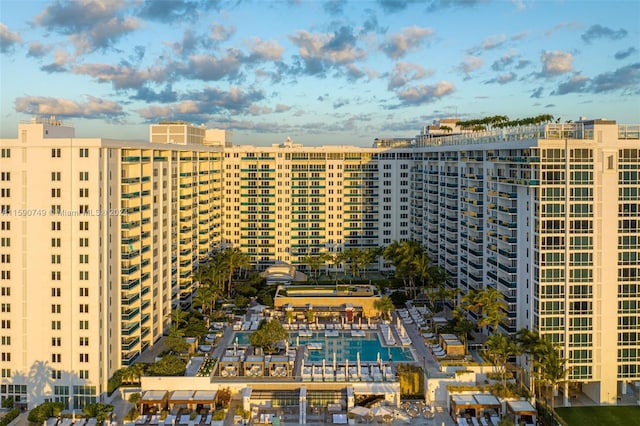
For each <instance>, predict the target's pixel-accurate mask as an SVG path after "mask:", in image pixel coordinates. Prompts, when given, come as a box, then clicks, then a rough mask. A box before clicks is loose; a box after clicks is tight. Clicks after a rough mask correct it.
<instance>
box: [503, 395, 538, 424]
mask: <svg viewBox="0 0 640 426" xmlns="http://www.w3.org/2000/svg"><path fill="white" fill-rule="evenodd" d="M507 416H509V418H510V419H511V420H513V422H514V423H515V424H516V425H535V424H536V417H537V416H538V411H537V410H536V409H535V407H534V406H533V405H531V403H530V402H529V401H526V400H519V401H507Z"/></svg>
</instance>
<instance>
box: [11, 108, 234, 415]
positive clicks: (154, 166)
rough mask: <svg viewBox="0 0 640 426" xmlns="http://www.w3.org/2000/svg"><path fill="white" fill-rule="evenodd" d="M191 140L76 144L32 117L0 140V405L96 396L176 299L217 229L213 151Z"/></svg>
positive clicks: (70, 135) (70, 133)
mask: <svg viewBox="0 0 640 426" xmlns="http://www.w3.org/2000/svg"><path fill="white" fill-rule="evenodd" d="M198 130H199V129H198ZM203 137H204V132H203V133H202V134H200V135H199V138H192V139H190V140H189V145H180V144H172V143H169V141H167V143H164V144H160V143H158V144H155V143H154V144H151V143H145V142H133V141H132V142H129V141H113V140H106V139H79V138H75V135H74V129H73V128H72V127H68V126H64V125H62V123H60V122H59V121H56V120H55V119H51V120H38V119H34V120H32V121H31V122H29V123H23V124H20V126H19V137H18V139H13V140H2V141H0V210H2V214H0V299H1V307H2V309H1V312H0V352H1V358H0V364H1V366H0V369H1V370H0V372H1V377H0V381H1V384H0V385H1V388H0V394H1V396H2V397H3V398H14V399H15V400H17V401H19V402H20V403H28V405H29V406H30V407H32V406H34V405H37V404H38V403H40V402H42V401H43V400H45V399H48V400H52V401H61V402H64V403H65V404H67V405H68V406H70V407H76V408H77V407H81V406H83V405H84V404H86V403H87V402H94V401H96V399H97V398H98V397H99V396H100V395H103V394H104V393H105V392H106V388H107V381H108V379H109V377H111V376H112V375H113V373H114V372H115V371H116V370H118V369H119V368H121V367H123V366H127V365H130V364H131V363H132V362H133V361H135V359H136V358H137V357H138V356H139V354H140V353H142V352H143V351H144V350H145V349H146V348H148V347H149V346H151V345H153V344H154V342H156V341H157V339H158V338H159V337H160V336H161V335H162V333H163V331H164V330H165V328H166V326H167V324H168V322H169V314H170V312H171V309H172V303H173V304H174V306H177V304H178V303H179V301H180V300H182V301H183V302H184V301H187V302H188V301H189V298H190V297H191V293H192V285H193V283H192V279H191V277H192V274H193V272H194V271H195V270H196V269H197V267H198V263H199V262H200V261H202V260H205V259H206V258H207V256H208V255H209V253H210V252H211V251H212V250H213V249H215V248H216V247H217V246H218V245H219V241H220V231H221V217H220V211H221V205H220V191H221V185H222V181H221V174H220V172H221V164H222V163H221V160H222V155H221V148H220V147H209V146H206V145H204V144H203Z"/></svg>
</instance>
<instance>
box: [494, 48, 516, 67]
mask: <svg viewBox="0 0 640 426" xmlns="http://www.w3.org/2000/svg"><path fill="white" fill-rule="evenodd" d="M516 57H517V55H516V54H515V53H514V52H507V53H505V54H504V55H502V57H501V58H500V59H496V60H495V61H494V62H493V64H491V69H492V70H494V71H502V70H504V69H505V68H507V67H508V66H509V65H512V64H513V63H514V61H515V60H516Z"/></svg>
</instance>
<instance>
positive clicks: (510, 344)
mask: <svg viewBox="0 0 640 426" xmlns="http://www.w3.org/2000/svg"><path fill="white" fill-rule="evenodd" d="M486 344H487V356H488V357H489V358H490V359H491V361H492V362H493V364H494V365H495V366H496V367H497V369H498V373H500V377H501V378H502V385H503V386H506V384H507V360H508V359H509V357H510V356H512V355H515V354H516V353H517V351H518V346H517V345H516V342H515V341H514V340H512V339H511V338H510V337H507V336H505V335H504V334H493V335H491V336H489V338H488V339H487V342H486Z"/></svg>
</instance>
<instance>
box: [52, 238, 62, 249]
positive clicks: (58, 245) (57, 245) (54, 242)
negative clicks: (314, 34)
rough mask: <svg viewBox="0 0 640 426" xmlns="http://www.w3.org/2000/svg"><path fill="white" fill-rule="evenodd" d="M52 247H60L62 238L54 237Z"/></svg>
mask: <svg viewBox="0 0 640 426" xmlns="http://www.w3.org/2000/svg"><path fill="white" fill-rule="evenodd" d="M51 247H60V238H52V239H51Z"/></svg>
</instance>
